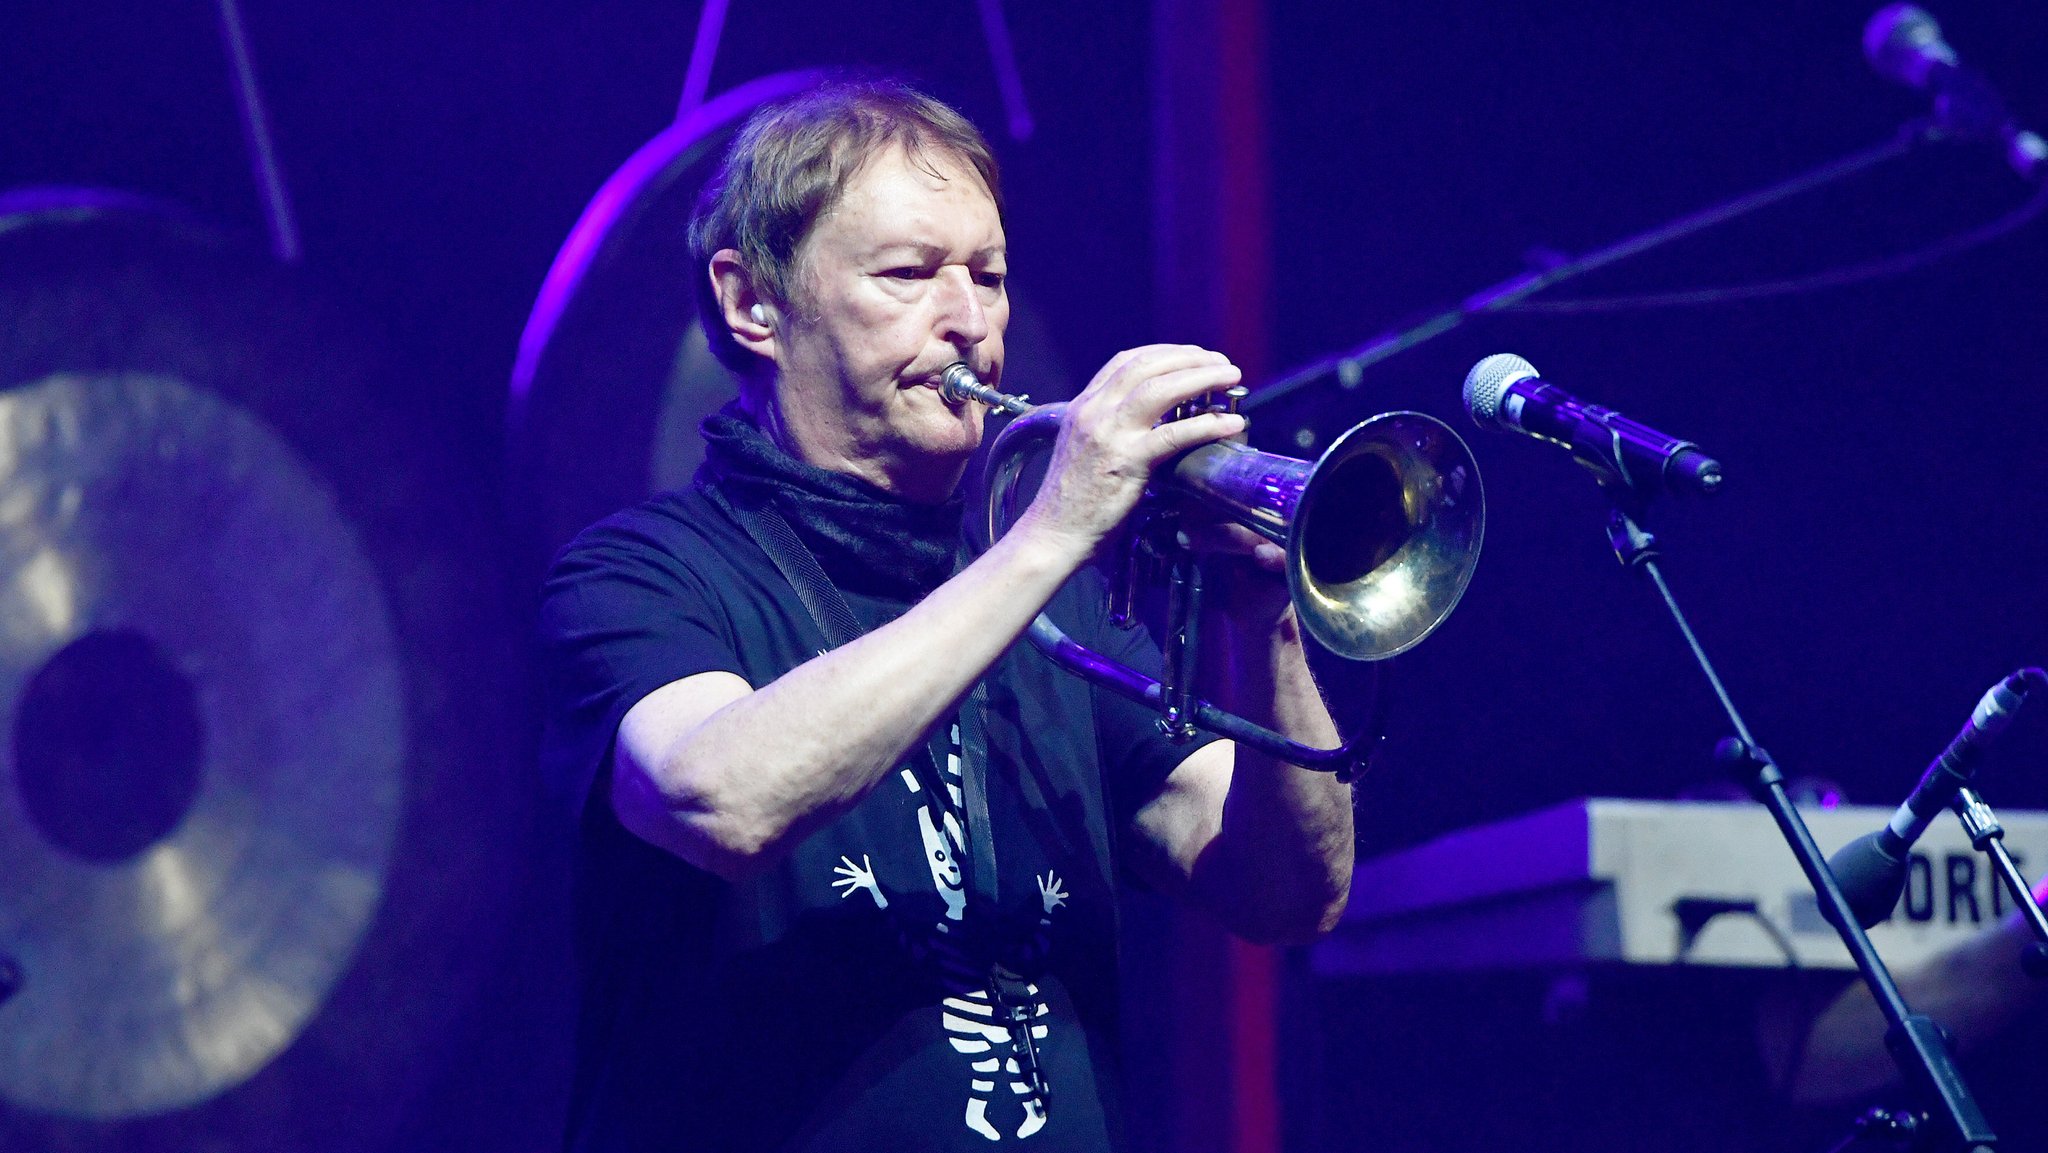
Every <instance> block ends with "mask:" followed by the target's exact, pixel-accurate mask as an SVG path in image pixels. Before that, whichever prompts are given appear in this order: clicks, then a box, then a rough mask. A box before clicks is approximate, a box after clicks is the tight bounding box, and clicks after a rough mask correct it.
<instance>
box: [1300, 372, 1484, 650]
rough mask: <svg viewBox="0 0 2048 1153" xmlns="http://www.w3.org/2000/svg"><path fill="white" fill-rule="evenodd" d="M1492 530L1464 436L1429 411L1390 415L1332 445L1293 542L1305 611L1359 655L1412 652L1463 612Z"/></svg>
mask: <svg viewBox="0 0 2048 1153" xmlns="http://www.w3.org/2000/svg"><path fill="white" fill-rule="evenodd" d="M1485 533H1486V501H1485V498H1484V495H1483V492H1482V489H1481V485H1480V481H1479V465H1478V463H1477V462H1476V461H1474V460H1473V459H1472V452H1471V450H1470V449H1468V448H1467V447H1466V446H1465V442H1464V441H1463V440H1462V439H1460V438H1459V436H1458V434H1457V433H1455V432H1453V431H1451V429H1450V427H1449V426H1448V425H1446V424H1444V423H1443V422H1442V421H1440V420H1437V419H1436V418H1434V417H1431V416H1425V415H1424V414H1422V413H1419V412H1389V413H1383V414H1381V415H1379V416H1376V417H1373V418H1372V419H1371V420H1368V421H1365V422H1364V423H1362V424H1359V425H1357V426H1355V427H1354V428H1352V429H1351V430H1350V431H1349V432H1347V433H1345V434H1344V435H1343V436H1341V437H1339V438H1338V439H1337V442H1336V443H1335V444H1333V445H1331V446H1330V448H1329V451H1327V452H1325V453H1323V455H1322V459H1320V460H1318V461H1317V462H1316V464H1315V467H1314V469H1313V470H1311V472H1310V473H1309V477H1308V481H1307V483H1306V484H1305V485H1304V486H1303V488H1302V491H1301V495H1300V497H1299V498H1298V500H1297V502H1296V505H1295V508H1294V511H1293V516H1292V517H1291V518H1290V525H1289V531H1288V539H1287V584H1288V590H1289V592H1290V593H1291V594H1292V596H1293V600H1294V609H1295V614H1296V615H1297V616H1299V617H1300V618H1301V622H1302V627H1303V628H1305V629H1307V630H1308V632H1309V635H1311V636H1313V637H1315V639H1316V640H1317V642H1318V643H1320V644H1322V645H1323V647H1325V648H1327V649H1329V650H1330V651H1331V652H1333V653H1336V654H1337V655H1339V656H1343V657H1349V658H1351V659H1353V660H1367V661H1373V660H1384V659H1386V658H1387V657H1392V656H1396V655H1398V654H1400V653H1404V652H1407V651H1408V650H1409V649H1411V648H1413V647H1415V646H1416V645H1417V644H1419V643H1421V641H1422V639H1423V638H1424V637H1427V636H1428V635H1429V634H1430V633H1432V632H1434V631H1436V627H1437V626H1438V625H1440V624H1442V623H1443V622H1444V618H1446V617H1448V616H1450V615H1451V610H1452V609H1454V608H1456V607H1457V604H1458V600H1459V598H1461V597H1463V596H1464V595H1465V587H1466V586H1467V585H1468V584H1470V583H1471V581H1472V570H1473V569H1474V568H1475V567H1477V565H1478V563H1479V546H1480V543H1481V540H1482V538H1483V537H1484V536H1485Z"/></svg>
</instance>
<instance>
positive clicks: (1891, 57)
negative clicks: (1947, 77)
mask: <svg viewBox="0 0 2048 1153" xmlns="http://www.w3.org/2000/svg"><path fill="white" fill-rule="evenodd" d="M1863 58H1864V59H1865V60H1868V61H1870V67H1871V70H1872V71H1874V72H1876V73H1877V74H1878V75H1879V76H1882V77H1884V78H1885V79H1886V80H1889V81H1891V82H1892V83H1894V84H1903V85H1905V86H1906V87H1908V88H1925V87H1926V86H1927V74H1928V73H1929V72H1930V71H1932V70H1933V68H1934V66H1935V65H1936V64H1946V65H1949V66H1950V67H1954V66H1955V63H1956V53H1955V49H1953V48H1950V47H1949V46H1948V42H1947V41H1945V40H1943V39H1942V38H1941V25H1939V24H1937V23H1935V22H1934V17H1932V16H1929V15H1928V14H1927V12H1926V10H1925V9H1922V8H1917V7H1915V6H1913V5H1911V4H1888V5H1886V6H1885V7H1883V8H1880V9H1878V11H1877V13H1876V15H1874V16H1872V17H1871V18H1870V23H1868V24H1865V25H1864V26H1863Z"/></svg>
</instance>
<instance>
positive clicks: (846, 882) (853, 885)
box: [832, 853, 889, 909]
mask: <svg viewBox="0 0 2048 1153" xmlns="http://www.w3.org/2000/svg"><path fill="white" fill-rule="evenodd" d="M839 861H840V863H839V864H837V865H834V866H832V871H833V872H834V873H837V874H838V876H836V877H834V878H833V879H832V887H833V888H835V889H843V890H844V891H843V892H841V893H840V894H839V899H840V900H842V901H843V900H845V899H846V898H848V897H851V896H853V893H854V890H856V889H865V890H867V894H868V896H870V897H873V898H874V899H875V908H877V909H886V908H888V907H889V898H887V897H884V896H883V895H882V887H881V886H880V885H878V884H876V883H875V867H874V865H873V863H872V862H870V861H869V860H868V855H867V854H866V853H862V854H861V855H860V864H858V865H856V864H854V863H853V858H852V857H841V858H839Z"/></svg>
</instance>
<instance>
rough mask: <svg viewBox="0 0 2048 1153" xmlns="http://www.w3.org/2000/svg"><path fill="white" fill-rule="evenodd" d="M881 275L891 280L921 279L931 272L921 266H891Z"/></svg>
mask: <svg viewBox="0 0 2048 1153" xmlns="http://www.w3.org/2000/svg"><path fill="white" fill-rule="evenodd" d="M882 275H883V276H886V277H888V278H889V279H891V280H923V279H925V278H926V277H928V276H930V275H931V273H929V272H927V271H925V270H924V269H922V268H892V269H890V270H889V271H887V272H884V273H883V274H882Z"/></svg>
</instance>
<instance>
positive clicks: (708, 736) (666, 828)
mask: <svg viewBox="0 0 2048 1153" xmlns="http://www.w3.org/2000/svg"><path fill="white" fill-rule="evenodd" d="M1079 563H1080V557H1079V555H1077V553H1076V550H1075V549H1074V548H1072V547H1070V546H1068V545H1067V544H1066V542H1062V541H1059V540H1056V539H1054V540H1048V539H1047V538H1045V537H1043V536H1040V535H1035V534H1032V533H1030V532H1028V531H1013V532H1012V533H1010V534H1009V535H1008V536H1006V537H1005V538H1004V539H1003V540H1002V541H999V542H998V543H997V544H996V545H995V547H993V548H991V549H990V550H989V551H988V553H986V554H984V555H983V556H982V557H981V558H979V559H977V560H976V561H975V562H974V563H973V564H971V565H969V566H968V567H967V568H966V569H964V570H962V572H961V573H959V574H958V575H957V576H955V577H954V578H953V579H951V580H949V581H948V582H946V584H944V585H942V586H941V587H940V588H938V589H937V590H935V591H934V592H933V593H932V594H931V595H930V596H929V597H926V598H925V599H924V600H923V601H922V602H920V603H918V604H917V605H915V606H913V607H912V608H911V609H910V610H909V611H908V612H906V613H904V615H903V616H901V617H899V618H898V619H897V620H895V621H892V622H891V623H889V624H888V625H885V626H883V627H881V628H879V629H876V630H875V631H874V632H871V633H868V634H867V635H865V636H862V637H860V638H859V639H857V640H855V641H853V642H851V643H849V644H847V645H845V646H843V647H841V648H838V649H835V650H833V651H831V652H828V653H824V654H821V655H820V656H818V657H816V658H814V659H812V660H810V661H807V662H805V663H804V664H802V665H800V666H798V667H797V668H795V669H792V670H790V671H789V672H788V673H786V674H784V675H783V676H781V677H779V678H777V679H776V680H774V681H772V682H770V683H769V684H767V685H763V686H759V687H758V688H756V689H754V690H753V691H746V690H745V689H744V688H743V687H739V688H736V691H735V693H734V694H733V699H730V700H728V701H725V702H723V703H721V704H719V705H718V706H717V707H715V708H713V709H710V710H709V711H708V712H707V711H704V710H703V702H702V701H701V700H699V701H691V700H689V699H688V698H687V691H682V692H678V693H676V694H675V699H673V700H669V699H665V698H664V696H663V694H664V693H668V692H669V690H674V689H678V687H679V686H668V687H667V688H666V689H664V690H658V691H657V693H655V694H651V695H650V696H649V697H648V698H647V699H646V700H644V701H642V702H640V703H639V704H637V705H635V706H634V708H633V710H632V711H631V712H629V713H628V714H627V718H626V721H625V723H624V724H622V725H621V726H620V743H619V756H618V765H617V771H616V772H615V773H614V788H615V794H614V796H615V804H617V806H618V807H619V809H620V812H621V816H622V818H624V819H625V820H626V821H627V823H628V825H629V827H631V828H633V831H634V832H636V833H639V834H640V835H641V836H643V837H647V838H648V839H649V840H652V841H654V842H655V843H657V844H660V845H662V846H663V847H665V848H668V849H670V850H671V851H673V852H676V853H677V854H679V855H681V856H682V857H684V859H686V860H689V861H691V862H692V863H693V864H697V865H699V866H700V867H703V868H706V869H709V870H710V871H712V872H716V873H719V874H720V875H725V876H733V875H738V874H740V873H744V872H747V871H749V870H751V869H753V868H756V867H759V866H762V865H765V864H768V863H770V862H772V861H774V860H776V859H778V858H779V857H780V856H781V855H782V854H783V853H784V852H786V851H787V849H788V848H789V847H791V846H793V845H794V844H795V843H796V842H797V841H799V840H801V839H802V838H803V837H804V836H805V835H807V834H808V833H809V832H811V831H812V830H814V829H816V828H818V827H820V826H821V825H823V824H825V823H828V822H829V821H831V820H832V819H834V818H835V817H837V816H839V815H841V814H842V813H844V812H846V811H847V810H848V809H850V808H851V807H853V805H855V804H857V803H858V802H859V800H860V799H861V798H862V797H863V796H865V795H866V794H867V792H868V790H869V789H871V788H873V787H874V785H875V783H876V782H877V781H879V780H881V779H882V778H883V777H885V776H886V775H887V774H888V773H889V772H890V770H891V769H893V768H894V767H895V766H896V765H897V764H898V763H900V762H901V761H902V759H903V758H904V756H905V754H906V753H908V752H909V751H910V750H911V747H912V745H913V744H914V743H915V742H916V741H917V739H918V738H919V737H920V736H922V735H923V734H924V733H925V732H927V731H928V730H929V729H930V728H931V726H932V725H933V724H934V723H936V722H937V721H938V720H939V718H940V717H941V716H942V715H943V714H944V712H945V710H946V709H947V708H948V707H950V706H951V705H952V703H953V702H954V701H956V700H958V699H959V698H960V697H961V696H963V695H964V694H965V693H966V691H967V690H968V689H969V688H970V687H971V686H972V685H973V684H974V682H975V681H976V680H978V679H979V678H980V677H981V676H982V675H983V674H984V673H985V672H986V670H987V669H988V667H989V665H990V664H992V663H993V662H994V661H995V659H996V658H997V657H998V656H1000V655H1001V654H1002V652H1003V651H1004V650H1005V649H1006V648H1007V647H1008V646H1009V645H1010V644H1011V643H1012V642H1013V641H1014V640H1015V639H1016V638H1017V636H1018V635H1019V634H1020V633H1021V632H1022V631H1023V629H1024V627H1025V625H1027V624H1028V623H1029V622H1030V621H1031V619H1032V617H1033V616H1035V615H1036V614H1037V612H1038V611H1039V609H1040V607H1042V606H1043V605H1044V603H1045V602H1046V601H1047V600H1048V599H1050V598H1051V596H1052V594H1053V592H1054V591H1056V590H1057V589H1058V587H1059V586H1060V584H1061V583H1062V582H1063V581H1064V580H1065V579H1066V578H1067V577H1068V576H1069V575H1071V573H1072V572H1073V570H1074V568H1076V567H1077V566H1078V564H1079ZM679 684H683V685H686V684H687V682H682V683H679Z"/></svg>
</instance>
